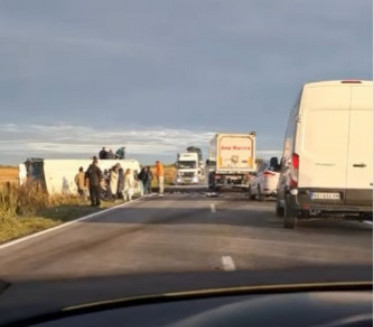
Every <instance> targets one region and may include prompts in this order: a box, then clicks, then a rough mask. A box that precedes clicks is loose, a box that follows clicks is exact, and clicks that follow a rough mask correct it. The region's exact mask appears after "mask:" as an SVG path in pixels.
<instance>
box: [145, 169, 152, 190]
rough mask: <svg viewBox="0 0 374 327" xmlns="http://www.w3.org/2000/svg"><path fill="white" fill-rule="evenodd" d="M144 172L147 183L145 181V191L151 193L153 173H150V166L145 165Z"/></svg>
mask: <svg viewBox="0 0 374 327" xmlns="http://www.w3.org/2000/svg"><path fill="white" fill-rule="evenodd" d="M146 174H147V183H146V189H147V193H148V194H152V179H153V174H152V170H151V167H149V166H147V169H146Z"/></svg>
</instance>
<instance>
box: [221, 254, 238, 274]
mask: <svg viewBox="0 0 374 327" xmlns="http://www.w3.org/2000/svg"><path fill="white" fill-rule="evenodd" d="M221 261H222V267H223V270H224V271H234V270H236V267H235V262H234V260H233V259H232V258H231V257H230V256H229V255H226V256H223V257H222V258H221Z"/></svg>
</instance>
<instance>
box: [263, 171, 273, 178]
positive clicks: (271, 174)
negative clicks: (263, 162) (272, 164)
mask: <svg viewBox="0 0 374 327" xmlns="http://www.w3.org/2000/svg"><path fill="white" fill-rule="evenodd" d="M262 175H264V176H265V177H270V176H274V175H275V174H274V173H273V172H271V171H268V170H266V171H264V172H263V173H262Z"/></svg>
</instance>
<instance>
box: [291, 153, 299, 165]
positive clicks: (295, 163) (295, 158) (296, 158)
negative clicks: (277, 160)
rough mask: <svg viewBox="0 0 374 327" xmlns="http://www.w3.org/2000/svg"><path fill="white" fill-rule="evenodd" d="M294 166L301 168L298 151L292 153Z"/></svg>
mask: <svg viewBox="0 0 374 327" xmlns="http://www.w3.org/2000/svg"><path fill="white" fill-rule="evenodd" d="M292 168H293V169H299V155H298V154H296V153H294V154H293V155H292Z"/></svg>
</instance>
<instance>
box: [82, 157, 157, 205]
mask: <svg viewBox="0 0 374 327" xmlns="http://www.w3.org/2000/svg"><path fill="white" fill-rule="evenodd" d="M98 162H99V161H98V159H97V157H94V158H93V161H92V164H91V165H90V166H89V167H88V169H87V170H86V171H84V168H83V167H80V168H79V171H78V173H77V175H76V176H75V183H76V185H77V189H78V194H79V195H80V196H82V197H84V198H86V196H87V190H88V191H89V196H90V200H91V205H92V206H100V204H101V200H102V199H103V200H116V199H124V200H125V201H131V200H132V197H133V195H134V189H135V188H136V186H137V183H139V186H140V192H141V194H142V195H143V194H150V193H152V187H151V182H152V179H153V174H152V171H151V168H150V167H149V166H147V167H143V168H142V169H141V171H140V173H139V174H138V172H137V171H133V172H132V171H131V169H130V168H128V169H126V170H125V171H124V169H123V168H122V167H121V165H120V163H117V164H116V165H114V166H113V167H112V168H111V169H109V170H105V171H104V172H102V171H101V169H100V168H99V166H98ZM156 178H157V183H158V189H159V195H160V196H163V193H164V167H163V165H162V164H161V163H160V162H159V161H156Z"/></svg>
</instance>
